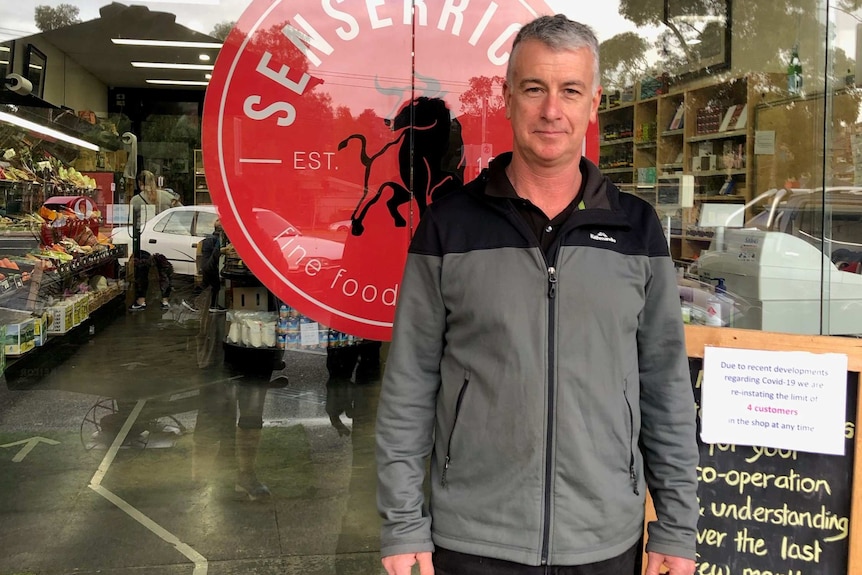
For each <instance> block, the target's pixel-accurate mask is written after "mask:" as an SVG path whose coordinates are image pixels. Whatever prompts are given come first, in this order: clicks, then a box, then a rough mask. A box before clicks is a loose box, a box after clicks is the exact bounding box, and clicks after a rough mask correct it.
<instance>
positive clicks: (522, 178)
mask: <svg viewBox="0 0 862 575" xmlns="http://www.w3.org/2000/svg"><path fill="white" fill-rule="evenodd" d="M506 176H507V177H508V178H509V182H511V184H512V187H513V188H515V192H516V193H517V194H518V196H520V197H522V198H524V199H526V200H530V202H532V204H533V205H535V206H536V207H537V208H539V209H540V210H542V212H544V214H545V215H546V216H548V218H550V219H553V218H554V217H556V216H557V215H558V214H559V213H560V212H562V211H563V210H564V209H566V207H567V206H568V205H569V204H570V203H572V200H574V199H575V197H576V196H577V195H578V192H579V191H580V189H581V181H582V179H583V176H582V175H581V169H580V162H574V163H573V164H572V165H571V166H566V167H565V168H563V169H561V168H559V167H555V168H548V169H541V168H538V169H537V168H535V167H531V166H527V165H526V164H525V163H524V162H523V161H518V159H517V157H513V158H512V162H511V163H510V164H509V165H508V166H506Z"/></svg>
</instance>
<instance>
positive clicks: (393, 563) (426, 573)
mask: <svg viewBox="0 0 862 575" xmlns="http://www.w3.org/2000/svg"><path fill="white" fill-rule="evenodd" d="M414 563H419V575H434V563H432V562H431V552H430V551H422V552H421V553H404V554H403V555H390V556H389V557H384V558H383V566H384V567H385V568H386V572H387V573H388V574H389V575H410V568H411V567H413V564H414ZM691 565H692V573H694V563H692V564H691Z"/></svg>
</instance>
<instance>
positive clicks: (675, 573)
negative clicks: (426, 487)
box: [390, 551, 695, 575]
mask: <svg viewBox="0 0 862 575" xmlns="http://www.w3.org/2000/svg"><path fill="white" fill-rule="evenodd" d="M662 566H664V567H667V568H668V571H659V569H661V567H662ZM694 567H695V565H694V561H692V560H691V559H685V558H683V557H674V556H673V555H662V554H661V553H654V552H652V551H650V552H649V553H648V559H647V568H646V571H644V575H659V573H667V574H668V575H694ZM390 575H392V574H391V573H390Z"/></svg>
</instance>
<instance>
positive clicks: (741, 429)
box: [700, 347, 847, 455]
mask: <svg viewBox="0 0 862 575" xmlns="http://www.w3.org/2000/svg"><path fill="white" fill-rule="evenodd" d="M846 401H847V356H846V355H844V354H837V353H826V354H814V353H808V352H796V351H758V350H749V349H733V348H722V347H707V348H706V350H705V352H704V356H703V384H702V390H701V404H702V405H701V424H702V425H701V434H700V438H701V440H702V441H703V442H704V443H726V444H733V445H756V446H761V447H773V448H777V449H791V450H796V451H807V452H811V453H826V454H831V455H844V444H845V441H844V419H845V415H846V411H845V408H846V405H845V404H846Z"/></svg>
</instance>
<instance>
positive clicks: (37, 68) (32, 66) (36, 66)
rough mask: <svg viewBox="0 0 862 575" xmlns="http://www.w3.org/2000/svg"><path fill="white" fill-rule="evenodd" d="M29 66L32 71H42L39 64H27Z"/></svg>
mask: <svg viewBox="0 0 862 575" xmlns="http://www.w3.org/2000/svg"><path fill="white" fill-rule="evenodd" d="M29 66H30V67H31V68H33V69H34V70H41V69H42V66H40V65H39V64H29Z"/></svg>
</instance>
